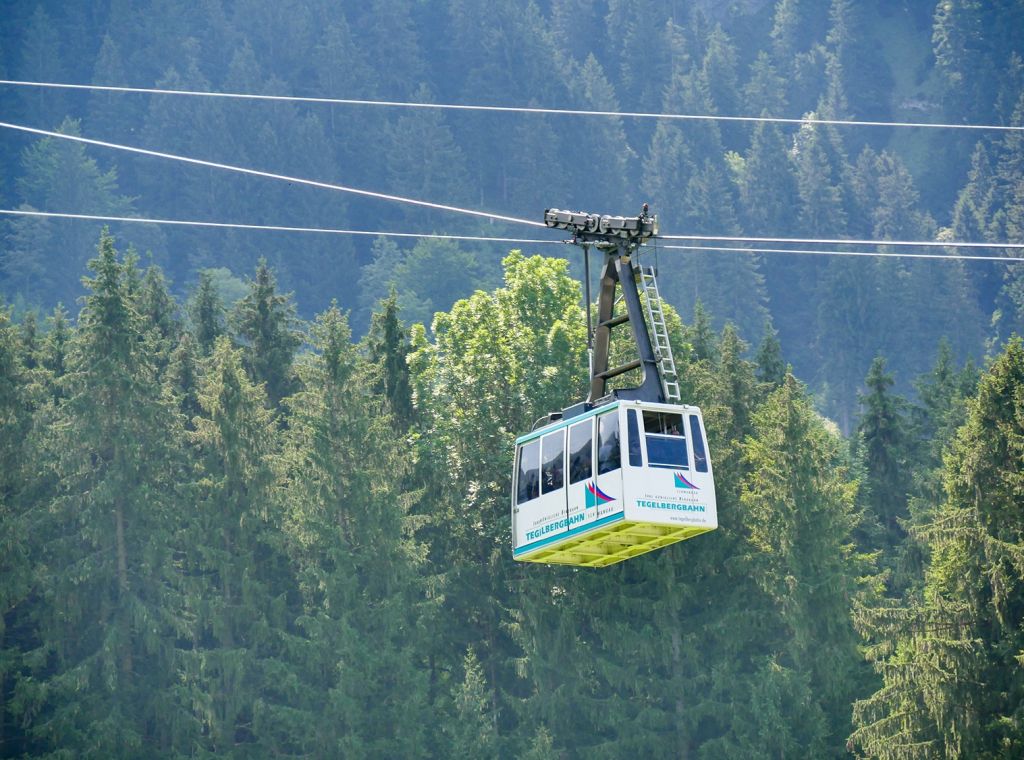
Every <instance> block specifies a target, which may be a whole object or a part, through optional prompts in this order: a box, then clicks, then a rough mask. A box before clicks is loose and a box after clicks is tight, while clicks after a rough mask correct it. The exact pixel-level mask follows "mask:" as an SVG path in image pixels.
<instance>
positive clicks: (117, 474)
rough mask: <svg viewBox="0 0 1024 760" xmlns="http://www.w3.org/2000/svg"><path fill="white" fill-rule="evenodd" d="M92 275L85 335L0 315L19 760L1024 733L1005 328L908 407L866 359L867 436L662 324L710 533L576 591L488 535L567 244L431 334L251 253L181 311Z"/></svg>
mask: <svg viewBox="0 0 1024 760" xmlns="http://www.w3.org/2000/svg"><path fill="white" fill-rule="evenodd" d="M85 285H86V288H87V295H86V298H85V301H84V304H83V308H82V311H81V313H80V315H79V317H78V319H77V320H75V321H74V322H72V321H71V320H69V318H68V317H67V314H66V312H65V311H64V310H63V309H62V308H60V307H58V308H57V309H56V310H55V311H54V312H53V314H52V315H51V316H49V317H48V318H47V319H46V322H45V325H43V324H37V323H36V322H35V321H34V320H33V319H31V318H28V319H26V320H25V321H23V322H22V323H21V324H20V325H15V324H14V323H12V322H11V320H10V317H9V316H8V314H7V313H6V312H5V313H2V314H0V415H2V417H0V419H2V420H3V425H2V427H0V431H2V437H0V461H2V465H3V466H2V468H0V472H2V475H3V480H2V481H0V507H2V512H0V522H2V532H0V535H2V537H3V552H2V558H3V560H2V561H3V584H2V587H0V589H2V597H0V601H2V605H3V607H2V609H3V627H2V628H0V634H2V635H0V652H2V655H0V665H2V669H0V695H2V698H3V701H2V704H0V710H2V716H3V720H2V723H0V727H2V733H0V747H2V748H3V755H4V756H9V757H12V756H22V755H30V756H35V755H49V753H56V755H55V756H64V755H65V754H66V755H67V756H88V757H104V758H106V757H139V756H145V757H179V756H195V755H204V756H207V755H208V756H217V757H220V756H232V757H234V756H244V757H271V756H282V755H283V756H289V757H333V756H338V757H418V756H420V757H513V756H516V757H519V756H521V757H531V758H575V757H589V756H598V757H609V758H612V757H624V756H628V755H639V756H643V757H665V758H669V757H681V756H682V757H689V756H694V757H722V758H725V757H762V756H763V757H806V756H814V757H828V756H840V755H842V754H843V753H844V751H845V750H844V747H845V748H847V749H857V750H863V751H865V752H867V753H869V754H871V755H872V756H880V757H910V756H920V757H931V756H938V755H942V754H943V753H947V754H949V755H950V756H954V755H958V754H961V755H963V756H971V757H976V756H982V755H985V756H992V757H996V756H1007V757H1008V756H1013V755H1014V754H1016V749H1018V748H1019V747H1020V746H1021V744H1020V743H1021V742H1022V741H1024V737H1022V728H1021V723H1020V714H1019V711H1020V705H1021V701H1020V696H1019V695H1020V693H1021V689H1022V687H1024V681H1022V678H1021V675H1020V668H1019V667H1018V665H1017V662H1016V658H1017V657H1019V656H1020V654H1021V651H1022V643H1021V641H1020V640H1019V639H1020V630H1019V619H1020V618H1019V609H1020V606H1021V604H1022V603H1024V600H1022V597H1021V583H1022V578H1021V570H1022V568H1021V562H1020V526H1019V522H1020V520H1019V517H1020V507H1021V490H1020V489H1021V486H1020V474H1021V464H1020V463H1021V461H1022V457H1024V450H1022V445H1021V441H1022V440H1024V345H1022V344H1021V341H1020V340H1019V339H1014V340H1012V341H1011V342H1010V343H1009V344H1008V346H1007V347H1006V349H1005V351H1003V352H1002V353H1001V354H1000V355H999V356H997V357H995V358H994V359H993V361H992V364H991V366H990V367H989V368H988V369H987V370H986V371H985V372H984V373H982V374H981V376H980V382H979V374H978V372H977V371H976V370H974V369H972V368H971V367H965V368H962V369H961V368H958V367H957V366H956V365H955V363H954V362H953V361H952V359H951V354H950V352H949V350H948V348H947V349H945V350H944V351H943V352H942V354H941V355H940V358H939V360H938V362H937V364H936V366H935V367H934V368H933V370H932V371H931V372H929V373H928V374H927V375H926V376H924V377H922V378H920V379H919V381H918V385H917V387H918V393H919V396H920V398H921V399H922V401H921V402H920V403H918V404H914V405H911V404H909V403H908V402H907V401H906V400H904V399H903V398H901V397H900V396H896V395H894V394H893V393H892V389H891V385H892V378H891V376H890V375H889V374H887V372H886V370H885V367H884V362H883V361H882V360H881V359H879V360H877V361H876V362H875V364H874V365H873V366H872V369H871V372H870V374H869V375H868V377H867V379H866V383H867V385H868V387H869V388H870V392H869V393H868V394H867V395H865V396H864V397H863V398H862V411H863V413H862V415H861V418H860V423H859V427H858V431H857V434H856V436H855V438H854V445H853V446H852V447H851V446H850V445H849V443H848V442H847V441H846V440H844V439H843V438H842V437H841V436H840V434H839V432H838V430H837V429H836V427H835V426H834V425H833V424H832V423H830V422H828V421H827V420H826V419H824V418H823V417H821V416H820V415H818V414H817V413H816V412H815V411H814V410H813V407H812V404H811V399H810V398H809V396H808V393H807V390H806V389H805V387H804V386H803V385H802V384H801V383H800V382H799V381H798V380H797V379H796V378H794V377H793V375H792V374H791V373H790V372H787V371H786V370H785V367H784V365H783V364H782V362H781V356H780V354H779V350H778V343H777V342H776V341H774V340H773V339H769V340H767V341H766V342H765V343H764V344H763V345H762V346H761V347H760V348H759V350H758V352H757V355H758V359H757V361H756V362H752V361H750V360H747V359H744V358H743V357H744V355H745V354H746V353H748V350H747V346H746V345H745V344H744V342H743V341H742V340H741V339H740V338H739V336H738V334H737V332H736V330H735V329H734V328H733V327H732V326H727V327H726V328H725V329H724V330H722V331H721V332H720V333H717V332H715V331H714V330H713V329H712V328H711V326H710V323H709V321H708V319H707V317H706V315H704V314H703V313H702V312H699V313H698V319H697V321H695V322H694V323H693V324H692V325H685V324H683V323H681V322H680V321H679V320H678V318H677V317H675V315H674V314H672V315H670V319H669V324H670V325H671V336H672V340H673V343H674V344H675V345H676V348H677V355H678V357H679V360H680V368H681V383H682V385H683V387H684V389H685V395H686V397H687V398H688V399H690V400H693V401H695V402H696V403H698V404H699V405H700V406H701V407H702V409H703V410H704V414H705V419H706V421H707V427H708V436H709V444H710V446H711V451H712V452H713V455H714V457H715V473H716V484H717V494H718V500H719V504H720V514H721V527H720V529H719V530H717V531H715V532H714V533H711V534H708V535H706V536H702V537H699V538H696V539H693V540H691V541H687V542H685V543H683V544H679V545H676V546H673V547H669V548H666V549H663V550H661V551H659V552H655V553H653V554H649V555H645V556H642V557H639V558H636V559H632V560H630V561H628V562H626V563H623V564H621V565H616V566H614V567H611V568H606V569H604V570H602V571H593V570H589V571H580V570H577V569H575V568H565V567H554V566H548V567H546V566H539V565H522V564H517V563H514V562H513V561H512V559H511V552H510V548H509V537H508V499H509V490H510V470H511V467H510V452H511V444H512V441H513V439H514V437H515V435H516V433H517V432H521V431H523V430H526V429H528V427H529V424H530V421H532V420H534V419H536V418H537V417H538V416H540V415H541V414H543V413H544V412H546V411H548V410H550V409H552V408H557V407H558V406H560V405H561V404H562V403H563V401H564V399H571V398H578V397H579V396H580V395H581V394H582V390H583V389H582V386H583V382H582V381H583V379H584V378H582V377H581V373H580V371H579V367H580V365H581V363H583V362H584V334H583V333H584V329H583V315H582V313H581V309H580V305H579V304H580V288H579V284H578V282H577V281H576V280H574V279H573V278H572V277H570V276H569V274H568V272H567V266H566V263H565V262H564V261H560V260H556V259H544V258H541V257H532V258H526V257H524V256H523V255H522V254H520V253H519V252H513V253H512V254H510V255H509V256H508V257H507V258H506V259H505V260H504V285H503V286H501V287H499V288H498V289H496V290H494V291H490V292H485V291H478V292H477V293H475V294H474V295H472V296H471V297H470V298H468V299H466V300H462V301H459V302H458V303H456V304H455V305H454V307H453V308H452V310H451V311H450V312H446V313H441V314H439V315H438V316H437V318H436V319H435V321H434V329H433V338H432V339H428V337H427V336H426V333H425V331H424V329H423V328H422V326H416V327H414V328H413V330H412V332H411V334H410V332H409V331H407V330H406V329H405V328H404V327H403V325H402V322H401V321H400V318H399V312H398V306H397V302H396V298H395V297H391V298H390V299H387V300H385V301H384V302H382V303H381V304H380V306H379V307H378V310H377V311H376V312H375V313H374V314H373V316H372V319H371V325H370V328H369V331H368V333H367V335H366V337H365V338H364V339H363V340H361V341H359V342H358V343H353V341H352V336H351V331H350V328H349V325H348V320H347V317H346V316H345V314H344V313H343V312H341V311H340V310H339V309H338V308H337V306H331V307H330V308H328V309H327V310H325V311H323V312H322V313H320V314H319V315H317V316H316V318H315V319H314V320H313V321H312V322H311V323H309V324H307V325H302V324H300V322H299V321H298V320H297V318H296V308H295V304H294V303H293V302H292V300H291V298H290V297H289V296H287V295H284V294H282V293H281V291H280V289H279V286H278V284H277V282H276V279H275V276H274V274H273V272H272V271H271V270H270V268H269V267H267V266H266V264H265V263H263V262H261V263H260V264H259V265H258V267H257V269H256V271H255V272H254V274H253V276H252V278H251V279H249V280H248V283H247V285H246V288H245V291H244V293H243V294H242V297H241V298H240V299H239V300H238V302H237V304H236V305H235V306H234V307H233V308H232V309H230V310H227V309H225V306H224V304H223V302H222V301H221V300H220V296H219V295H218V292H217V289H216V287H214V285H213V281H212V278H211V277H210V276H207V275H204V276H203V277H202V279H201V280H200V283H199V285H198V286H197V288H196V289H195V290H194V291H193V292H192V294H191V295H190V298H189V300H188V302H187V303H186V304H180V303H177V302H176V301H175V299H174V297H173V296H172V295H171V294H170V293H169V292H168V290H167V286H166V281H165V279H164V276H163V274H162V273H161V272H160V270H159V269H157V268H156V267H152V266H151V267H148V268H146V269H145V270H142V269H140V267H139V264H138V257H137V256H136V255H135V254H131V253H129V254H125V255H119V254H118V253H117V251H116V249H115V243H114V240H113V239H112V238H111V237H110V236H109V235H106V234H104V235H103V237H102V238H101V239H100V241H99V253H98V256H96V257H95V258H94V259H93V260H92V261H91V264H90V274H89V277H88V278H87V279H86V280H85ZM302 341H305V342H306V343H307V345H308V347H309V348H308V349H303V350H299V345H300V342H302ZM865 646H866V648H865ZM864 655H866V656H867V657H866V659H865V657H864ZM868 661H870V662H872V663H874V664H876V665H877V666H878V668H877V671H873V670H872V668H871V667H870V665H869V662H868ZM876 672H877V675H876ZM851 710H852V722H851ZM851 736H852V738H849V737H851ZM986 753H987V754H986Z"/></svg>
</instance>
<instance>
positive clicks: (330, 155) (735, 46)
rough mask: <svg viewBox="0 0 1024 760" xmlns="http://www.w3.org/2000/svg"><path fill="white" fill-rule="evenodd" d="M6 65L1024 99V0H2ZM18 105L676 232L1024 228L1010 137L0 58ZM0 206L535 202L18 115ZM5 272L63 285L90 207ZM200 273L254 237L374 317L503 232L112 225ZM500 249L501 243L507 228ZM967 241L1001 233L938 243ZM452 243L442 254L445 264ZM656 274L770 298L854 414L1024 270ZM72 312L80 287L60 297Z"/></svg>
mask: <svg viewBox="0 0 1024 760" xmlns="http://www.w3.org/2000/svg"><path fill="white" fill-rule="evenodd" d="M4 16H5V21H4V23H3V25H2V28H0V74H2V75H4V76H6V77H7V78H9V79H19V80H28V81H55V82H76V83H98V84H113V85H134V86H141V87H158V88H169V89H186V90H213V91H226V92H239V93H258V94H284V95H304V96H313V97H340V98H363V99H371V100H373V99H377V100H381V99H385V100H407V101H417V102H440V103H468V104H494V105H513V106H530V105H539V106H546V107H555V108H576V109H598V110H607V111H614V110H629V111H647V112H669V113H688V114H720V115H750V116H758V115H761V114H768V115H774V116H791V117H801V116H804V115H806V114H813V115H814V116H816V117H817V118H833V119H846V118H853V119H868V120H882V121H886V120H895V121H930V122H952V123H972V124H1021V123H1022V121H1024V102H1022V100H1021V96H1022V93H1024V64H1022V58H1021V56H1022V54H1024V50H1022V47H1024V41H1022V40H1024V37H1022V36H1021V35H1020V34H1018V33H1016V32H1017V31H1019V30H1020V29H1021V28H1022V27H1024V7H1022V5H1021V3H1020V2H1019V0H1001V1H1000V2H987V3H981V2H976V1H974V0H943V2H941V3H935V2H934V1H932V2H928V1H926V0H912V1H909V2H904V3H891V2H883V1H882V0H875V1H871V0H861V1H859V2H854V0H834V1H833V2H831V3H826V2H811V1H810V0H778V2H774V3H773V2H766V1H764V0H751V1H750V2H743V3H733V4H725V3H711V2H706V1H702V2H698V1H697V0H693V1H692V2H662V1H660V0H637V1H636V2H622V1H621V0H609V1H608V2H597V3H591V2H578V0H545V1H544V2H539V3H538V2H524V1H522V0H503V1H502V2H499V3H493V2H479V1H478V0H447V1H446V2H442V3H424V2H413V1H412V0H380V1H379V2H369V3H348V4H344V3H343V4H338V3H327V2H322V0H289V1H288V2H269V0H213V1H212V2H204V3H199V4H195V5H194V6H186V5H175V4H168V3H160V2H151V0H136V1H133V2H109V3H108V2H96V3H63V2H46V1H44V2H39V3H35V2H8V3H6V4H5V7H4ZM0 107H2V110H3V113H4V114H5V119H6V120H8V121H11V122H16V123H21V124H25V125H28V126H33V127H39V128H43V129H51V130H52V129H61V130H68V131H73V132H77V133H81V134H82V135H84V136H87V137H91V138H95V139H100V140H107V141H112V142H118V143H126V144H130V145H133V146H138V147H143V148H149V149H153V150H158V151H167V152H172V153H180V154H183V155H186V156H191V157H195V158H201V159H209V160H213V161H218V162H224V163H231V164H237V165H241V166H247V167H252V168H256V169H262V170H266V171H272V172H280V173H285V174H291V175H292V176H297V177H303V178H310V179H318V180H324V181H334V182H340V183H342V184H347V185H350V186H355V187H361V188H367V189H370V190H378V191H383V192H389V193H394V194H398V195H407V196H412V197H415V198H421V199H424V200H428V201H434V202H440V203H449V204H462V205H467V204H468V205H470V206H472V207H474V208H483V209H486V210H490V211H496V212H499V213H505V214H513V215H518V216H521V217H525V218H529V219H539V218H540V213H541V211H542V210H543V209H544V208H545V207H548V206H555V207H559V208H582V209H584V210H593V211H599V212H602V213H621V214H631V213H636V211H637V210H638V209H639V208H640V205H641V203H642V202H643V201H647V202H649V203H650V204H651V208H652V209H653V210H654V211H655V212H656V213H658V214H659V215H660V217H661V220H662V231H663V232H669V233H671V232H675V233H680V234H712V235H714V234H721V235H736V234H741V235H747V236H769V237H770V236H775V237H787V236H789V237H815V238H818V237H828V238H838V237H850V238H864V239H886V238H888V239H894V240H895V239H903V240H918V239H920V240H932V239H939V240H943V239H945V240H971V241H1015V242H1021V240H1022V237H1021V235H1022V232H1021V229H1022V226H1021V224H1022V223H1021V218H1022V216H1021V215H1022V208H1024V200H1022V195H1021V191H1020V187H1021V172H1022V169H1021V166H1022V164H1021V160H1020V156H1021V146H1020V139H1021V138H1020V135H1019V134H1015V133H999V132H992V131H966V132H963V131H961V132H957V131H950V130H922V129H897V128H885V127H828V128H826V127H818V128H814V127H810V126H804V127H795V126H793V125H779V124H760V125H753V124H750V123H735V122H731V123H720V122H706V121H705V122H678V121H653V120H650V119H631V118H601V119H596V118H582V117H569V116H555V115H539V114H515V113H480V112H453V111H443V112H442V111H432V110H408V109H394V108H381V107H372V106H340V105H321V104H310V103H283V102H253V101H245V100H232V101H224V100H216V99H197V98H181V97H169V96H159V95H141V94H122V93H110V92H88V91H61V90H43V89H39V88H31V87H21V88H17V87H11V86H0ZM0 201H2V205H3V207H4V208H18V207H22V206H24V207H30V208H33V209H37V210H42V211H59V212H72V213H92V214H107V215H125V214H127V215H138V216H143V217H156V218H171V219H190V220H209V221H227V222H242V223H256V224H283V225H298V226H307V227H336V228H357V229H365V230H389V231H406V232H447V233H477V234H479V233H483V234H486V235H496V234H509V233H511V234H514V235H520V236H521V235H522V234H523V232H524V230H523V228H516V227H514V226H507V225H499V224H490V223H486V222H485V223H478V222H473V221H470V222H466V221H465V220H463V219H461V218H459V217H453V216H452V215H450V214H444V213H441V212H435V211H430V210H427V209H422V208H416V207H411V206H403V205H400V204H387V203H382V202H379V201H374V200H372V199H367V198H360V197H358V196H351V195H343V194H338V193H331V192H327V191H324V190H317V189H314V188H308V187H297V186H289V185H287V184H285V183H280V182H273V181H270V180H266V179H261V178H257V177H251V176H250V177H247V176H243V175H237V174H231V173H227V172H222V171H217V170H212V169H207V168H203V167H196V166H188V165H182V164H174V163H169V162H167V161H163V160H160V159H156V158H145V157H140V156H133V155H130V154H126V153H123V152H116V151H111V150H108V149H102V148H96V147H88V148H86V147H85V146H81V145H74V144H64V143H63V142H62V141H55V140H52V139H42V140H32V139H31V138H30V136H27V135H19V134H17V133H14V132H10V131H6V132H5V134H4V136H3V140H2V141H0ZM2 224H3V229H2V233H3V234H2V250H0V292H3V294H4V296H5V298H6V300H7V302H8V303H14V304H16V305H17V308H18V312H19V314H20V313H21V312H22V311H24V310H27V309H32V308H41V309H42V310H43V311H48V310H49V309H50V308H52V306H53V305H54V304H55V303H57V302H58V301H59V302H62V303H64V304H65V305H66V306H67V307H68V308H71V307H72V305H73V304H74V303H75V298H77V297H78V296H79V295H80V294H81V292H82V291H81V287H80V285H79V283H78V277H79V273H80V272H81V271H82V269H83V268H84V265H85V262H86V261H87V260H88V258H89V257H90V256H91V255H92V251H93V246H94V243H95V240H96V237H97V235H98V234H99V229H100V226H101V224H100V223H88V222H81V221H79V222H75V221H67V220H47V219H38V218H6V219H4V220H3V221H2ZM114 231H115V233H116V234H118V235H119V236H120V237H121V238H122V239H124V240H126V241H128V242H130V243H132V244H133V245H134V247H135V248H136V249H137V250H138V251H139V252H140V254H142V255H143V256H144V257H146V260H147V261H148V260H150V257H151V260H152V261H153V262H155V263H158V264H160V265H161V267H162V268H163V269H164V271H165V272H166V275H167V277H168V279H169V281H170V283H171V289H172V291H173V292H175V293H177V294H178V295H179V296H182V295H183V294H184V293H185V292H186V291H187V290H189V289H190V288H191V287H192V286H194V285H195V283H196V282H197V281H198V272H199V271H200V270H202V269H217V270H220V278H219V280H220V281H222V282H224V281H226V282H227V283H228V284H229V286H231V285H233V288H234V290H235V291H237V289H238V281H237V280H238V278H240V277H242V275H243V274H244V273H245V272H246V271H249V270H250V269H251V268H252V267H253V266H254V265H255V262H256V260H257V259H258V258H260V257H261V256H264V257H266V258H267V259H268V261H270V262H271V263H272V264H273V265H274V266H276V267H277V269H278V271H279V273H280V277H281V279H282V283H283V284H284V286H285V287H286V288H287V289H289V290H292V291H294V292H295V293H296V294H297V295H298V297H299V300H300V303H301V305H302V308H303V309H304V310H305V311H304V315H305V316H307V317H308V316H311V315H312V314H314V313H316V312H318V311H320V310H322V309H324V308H326V307H327V306H328V305H329V303H330V302H331V301H332V299H337V300H338V303H339V307H340V308H342V309H343V310H346V309H351V310H352V321H353V329H354V330H355V331H356V334H358V335H362V334H364V333H365V331H366V329H367V327H368V320H369V314H370V310H371V309H372V307H373V304H374V303H375V302H376V301H377V300H378V299H379V298H382V297H384V296H385V295H387V293H388V290H389V287H390V286H391V285H392V284H393V285H394V286H395V287H396V288H397V290H398V294H399V299H400V303H401V304H402V306H403V309H404V313H405V314H406V317H407V318H408V319H409V320H410V321H421V322H423V323H425V324H429V322H430V319H431V318H432V315H433V313H434V311H436V310H443V309H447V308H448V307H449V306H450V305H451V304H452V303H453V302H454V301H455V300H456V299H457V298H459V297H463V296H465V295H468V294H469V293H471V292H472V291H473V290H474V289H475V288H476V287H485V288H489V287H494V286H495V285H496V284H497V283H498V281H499V277H500V271H499V267H498V262H499V261H500V259H501V256H502V255H503V249H502V248H501V247H500V246H497V245H494V244H481V243H476V244H474V243H465V242H463V243H456V242H445V241H429V240H424V241H419V242H415V241H397V242H387V241H384V240H379V241H376V242H374V241H373V239H372V238H345V237H338V236H317V235H301V236H300V235H294V234H284V233H281V234H274V233H267V232H245V231H238V230H203V229H180V228H169V227H159V228H157V227H144V226H139V225H122V226H120V227H117V228H115V229H114ZM506 250H507V246H506ZM949 252H950V253H954V254H955V253H961V254H965V255H966V254H971V253H986V254H992V253H996V254H998V253H999V250H998V249H996V250H994V251H992V250H989V251H977V250H969V249H963V250H959V251H957V250H955V249H951V250H949ZM441 263H447V264H450V265H452V266H451V267H450V268H441V267H440V266H439V265H440V264H441ZM660 264H661V271H662V277H663V291H664V292H665V294H666V296H667V297H668V298H669V299H670V300H671V301H672V302H674V303H675V304H676V305H677V306H678V308H679V309H680V311H681V313H682V314H683V315H684V316H687V317H690V316H692V314H693V308H694V306H695V304H696V302H697V301H698V300H700V301H702V302H703V304H704V306H705V307H706V309H707V310H708V312H709V313H710V315H711V317H712V320H713V323H714V324H715V325H716V327H718V328H721V327H722V326H723V325H724V324H725V322H727V321H730V322H732V323H734V324H736V325H737V326H738V329H739V330H740V334H741V336H742V337H743V338H744V339H745V340H747V341H749V342H752V343H755V342H758V341H759V340H760V338H761V337H762V334H763V332H764V329H765V322H766V320H767V319H771V320H772V323H773V325H774V328H775V329H777V330H778V333H779V340H780V342H781V344H782V347H783V350H784V351H785V353H786V356H787V358H788V359H789V361H791V362H792V363H793V365H794V368H795V369H796V371H797V374H798V375H799V376H801V377H803V378H805V379H806V380H807V382H809V383H810V385H811V387H812V388H813V389H814V392H815V395H816V396H817V397H818V400H819V407H820V408H821V409H822V410H823V411H825V412H826V413H828V414H829V415H830V416H832V417H833V418H834V419H836V420H837V421H838V422H839V423H840V426H841V428H842V430H843V431H844V432H846V433H849V432H850V431H851V430H852V428H853V424H854V419H853V417H854V415H855V412H856V403H857V393H858V390H859V389H862V383H861V380H862V378H863V377H864V376H865V374H866V372H867V370H868V367H869V366H870V363H871V361H872V359H873V357H874V356H875V355H878V354H881V355H884V356H885V357H886V358H887V360H888V361H889V367H890V370H891V371H892V372H893V374H894V376H895V378H896V381H897V384H898V387H899V388H900V389H901V390H903V391H910V390H911V381H912V379H913V378H914V377H915V376H917V375H919V374H921V373H922V372H924V371H926V370H927V368H928V367H929V366H931V363H932V361H933V359H934V357H935V352H936V350H937V346H938V343H939V340H940V339H941V338H942V337H945V338H946V339H947V340H948V341H949V344H950V347H951V349H952V350H953V354H954V356H955V357H957V358H958V359H959V360H963V359H965V358H967V357H974V358H975V359H976V360H980V359H981V358H982V356H983V355H984V353H985V351H986V342H985V341H986V340H996V341H1001V340H1005V338H1006V337H1007V336H1008V335H1010V334H1011V333H1012V332H1013V331H1014V330H1020V328H1021V325H1022V322H1024V317H1022V310H1024V296H1022V295H1021V292H1022V290H1024V286H1021V284H1020V282H1019V273H1020V268H1019V267H1017V268H1014V267H1011V266H1008V265H1005V264H998V263H990V262H988V263H982V262H974V263H962V262H947V263H936V262H932V261H915V260H913V259H896V260H892V259H890V260H879V259H870V258H868V259H849V258H836V257H833V258H826V257H822V256H806V255H780V254H760V255H752V254H739V253H735V252H732V253H730V252H721V251H719V252H703V253H701V252H693V251H671V252H670V251H665V252H664V255H663V256H662V260H661V262H660ZM72 311H74V309H72Z"/></svg>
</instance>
